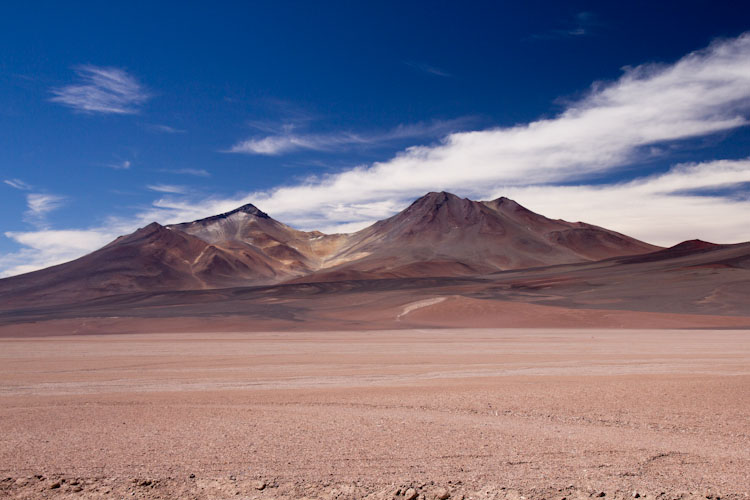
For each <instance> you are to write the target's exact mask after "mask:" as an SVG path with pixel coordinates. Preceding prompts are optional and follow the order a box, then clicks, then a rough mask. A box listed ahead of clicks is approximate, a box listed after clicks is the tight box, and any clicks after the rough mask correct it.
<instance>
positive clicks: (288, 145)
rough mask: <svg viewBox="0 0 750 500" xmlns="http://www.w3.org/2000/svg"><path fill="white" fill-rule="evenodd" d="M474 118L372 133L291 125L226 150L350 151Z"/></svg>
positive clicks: (441, 131)
mask: <svg viewBox="0 0 750 500" xmlns="http://www.w3.org/2000/svg"><path fill="white" fill-rule="evenodd" d="M471 121H472V120H471V119H470V118H461V119H455V120H446V121H435V122H431V123H415V124H408V125H399V126H398V127H395V128H393V129H391V130H387V131H384V132H369V133H356V132H334V133H327V134H312V133H297V132H295V127H293V126H287V127H284V128H283V130H281V131H279V132H277V133H275V134H273V135H267V136H263V137H253V138H250V139H246V140H244V141H241V142H238V143H237V144H235V145H234V146H232V147H231V148H229V150H227V151H226V152H228V153H242V154H253V155H267V156H277V155H282V154H286V153H291V152H294V151H299V150H310V151H347V150H350V149H351V148H357V147H359V148H372V147H376V146H382V145H385V144H388V143H393V142H396V141H403V140H407V139H416V138H428V137H433V138H434V137H439V136H443V135H445V134H448V133H450V132H453V131H455V130H460V129H462V128H465V127H466V126H467V125H468V124H469V123H470V122H471Z"/></svg>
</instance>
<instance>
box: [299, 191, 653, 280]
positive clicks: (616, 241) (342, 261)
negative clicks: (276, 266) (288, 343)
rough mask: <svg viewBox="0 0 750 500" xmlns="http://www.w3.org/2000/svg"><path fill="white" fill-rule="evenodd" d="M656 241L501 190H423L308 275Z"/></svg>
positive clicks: (551, 257) (372, 272)
mask: <svg viewBox="0 0 750 500" xmlns="http://www.w3.org/2000/svg"><path fill="white" fill-rule="evenodd" d="M658 249H659V247H656V246H653V245H649V244H647V243H644V242H642V241H638V240H636V239H633V238H630V237H627V236H624V235H622V234H619V233H616V232H614V231H609V230H607V229H604V228H600V227H597V226H592V225H590V224H584V223H581V222H577V223H570V222H565V221H561V220H552V219H548V218H546V217H544V216H541V215H539V214H536V213H534V212H531V211H530V210H527V209H525V208H524V207H522V206H521V205H519V204H518V203H516V202H514V201H513V200H509V199H507V198H498V199H497V200H493V201H488V202H477V201H471V200H468V199H465V198H459V197H457V196H455V195H453V194H450V193H445V192H442V193H429V194H427V195H425V196H423V197H422V198H420V199H418V200H417V201H415V202H414V203H413V204H412V205H411V206H409V207H408V208H407V209H406V210H404V211H402V212H401V213H399V214H397V215H395V216H393V217H391V218H389V219H385V220H383V221H380V222H377V223H375V224H373V225H372V226H370V227H368V228H365V229H363V230H362V231H359V232H357V233H354V234H352V235H350V236H349V238H348V240H347V242H346V243H345V244H344V245H343V246H342V248H341V250H339V251H338V252H337V253H336V254H334V255H332V256H331V257H330V258H329V259H328V261H327V262H326V263H325V264H324V268H326V269H325V270H324V271H323V272H321V273H318V274H317V275H315V276H313V278H323V279H331V278H333V279H339V278H342V277H365V278H374V277H395V276H460V275H471V274H484V273H491V272H496V271H499V270H508V269H521V268H528V267H536V266H546V265H551V264H565V263H574V262H584V261H591V260H599V259H604V258H609V257H615V256H623V255H635V254H642V253H647V252H652V251H654V250H658Z"/></svg>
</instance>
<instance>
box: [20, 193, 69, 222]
mask: <svg viewBox="0 0 750 500" xmlns="http://www.w3.org/2000/svg"><path fill="white" fill-rule="evenodd" d="M64 202H65V197H63V196H58V195H54V194H42V193H31V194H28V195H26V205H27V210H26V212H24V220H25V221H26V222H29V223H31V224H34V225H35V226H39V227H44V226H46V225H47V214H49V213H50V212H52V211H54V210H57V209H58V208H60V207H61V206H62V205H63V203H64Z"/></svg>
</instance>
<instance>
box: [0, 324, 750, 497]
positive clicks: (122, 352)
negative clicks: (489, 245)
mask: <svg viewBox="0 0 750 500" xmlns="http://www.w3.org/2000/svg"><path fill="white" fill-rule="evenodd" d="M51 333H54V332H51ZM749 389H750V330H747V329H742V328H735V329H731V328H725V329H713V330H705V329H703V330H698V329H675V330H669V329H605V328H596V327H589V328H572V329H562V328H516V329H513V328H505V329H498V328H460V329H457V328H402V329H393V330H370V331H361V330H359V331H314V330H309V331H306V330H300V331H286V332H272V331H241V330H239V329H238V331H235V332H230V331H220V332H217V331H210V330H208V329H206V330H205V331H194V332H190V333H151V332H148V331H143V332H141V333H140V334H139V333H129V334H95V335H70V336H68V335H54V336H45V335H44V333H43V332H39V331H37V332H35V333H34V335H33V336H29V335H26V334H25V335H22V336H14V335H13V334H12V330H7V329H6V330H4V331H3V337H2V338H0V428H2V431H3V432H2V436H1V437H0V497H4V498H29V499H31V498H34V499H35V498H52V497H54V498H196V499H209V498H259V499H260V498H263V499H272V498H330V499H333V498H395V499H402V498H407V499H410V500H412V499H417V498H426V499H432V498H465V499H469V498H474V499H485V498H487V499H489V498H515V499H520V498H524V497H525V498H545V499H563V498H567V499H575V498H592V497H593V498H659V499H667V498H707V499H712V498H713V499H718V498H727V499H729V498H734V499H740V498H747V496H748V492H750V419H749V417H748V416H749V415H750V398H749V397H748V394H750V393H749Z"/></svg>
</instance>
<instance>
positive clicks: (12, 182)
mask: <svg viewBox="0 0 750 500" xmlns="http://www.w3.org/2000/svg"><path fill="white" fill-rule="evenodd" d="M3 182H4V183H6V184H7V185H9V186H10V187H12V188H15V189H20V190H21V191H30V190H31V189H33V187H32V186H31V185H30V184H27V183H25V182H24V181H22V180H21V179H5V180H4V181H3Z"/></svg>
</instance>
